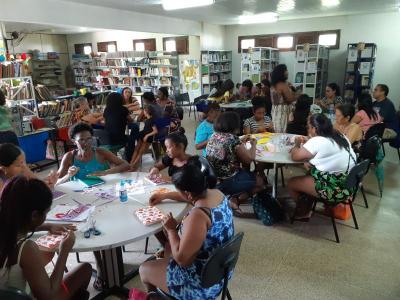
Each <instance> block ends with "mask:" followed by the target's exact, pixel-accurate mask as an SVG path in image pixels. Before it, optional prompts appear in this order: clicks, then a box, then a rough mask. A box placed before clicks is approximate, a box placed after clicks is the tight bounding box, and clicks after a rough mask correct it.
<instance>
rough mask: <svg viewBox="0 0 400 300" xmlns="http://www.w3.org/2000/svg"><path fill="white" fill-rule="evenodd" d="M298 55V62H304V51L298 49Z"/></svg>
mask: <svg viewBox="0 0 400 300" xmlns="http://www.w3.org/2000/svg"><path fill="white" fill-rule="evenodd" d="M296 55H297V61H298V62H301V61H304V57H305V55H304V50H302V49H297V53H296Z"/></svg>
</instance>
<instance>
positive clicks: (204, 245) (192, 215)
mask: <svg viewBox="0 0 400 300" xmlns="http://www.w3.org/2000/svg"><path fill="white" fill-rule="evenodd" d="M172 181H173V183H174V185H175V187H176V188H177V190H178V191H179V192H180V193H181V195H182V198H183V199H185V201H187V202H189V203H191V204H192V205H193V207H192V209H191V210H190V211H189V212H188V214H187V215H186V217H185V218H184V219H183V221H182V222H181V224H180V225H179V226H178V222H177V221H176V220H175V219H174V218H173V216H172V214H171V213H170V214H169V215H168V216H167V217H166V219H165V220H164V221H163V226H164V230H165V231H166V234H167V236H168V241H169V243H168V245H167V246H166V248H165V258H163V259H158V260H155V261H148V262H145V263H143V264H142V265H141V267H140V269H139V273H140V278H141V280H142V282H143V284H144V285H145V286H146V288H147V290H148V291H152V290H154V289H155V288H156V287H159V288H161V289H162V290H163V291H165V292H167V293H169V294H170V295H172V296H173V297H175V298H176V299H204V300H206V299H215V298H216V297H217V296H218V295H219V294H220V292H221V290H222V281H221V282H220V283H218V284H216V285H214V286H212V287H210V288H203V287H202V286H201V280H200V275H201V271H202V269H203V267H204V265H205V263H206V261H207V259H208V258H209V256H210V254H211V253H212V252H213V251H214V250H215V249H216V248H218V247H219V246H221V245H223V244H224V243H226V242H227V241H229V240H230V239H231V238H232V236H233V234H234V228H233V217H232V211H231V209H230V208H229V202H228V200H227V198H226V197H225V196H224V195H223V194H222V193H221V192H220V191H219V190H216V189H207V182H206V178H205V176H204V175H203V174H202V172H201V171H200V169H199V167H198V166H196V165H193V164H187V165H186V166H184V167H183V168H182V169H181V170H179V171H178V172H177V173H175V174H174V175H173V176H172ZM154 204H157V203H154V201H152V205H154ZM177 228H178V230H177Z"/></svg>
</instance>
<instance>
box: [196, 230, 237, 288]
mask: <svg viewBox="0 0 400 300" xmlns="http://www.w3.org/2000/svg"><path fill="white" fill-rule="evenodd" d="M243 235H244V233H243V232H240V233H238V234H236V235H235V236H234V237H233V238H231V239H230V240H229V241H228V242H226V243H225V244H224V245H222V246H220V247H218V248H217V249H216V250H215V251H214V252H213V253H212V254H211V255H210V257H209V258H208V260H207V262H206V264H205V265H204V267H203V270H202V272H201V285H202V286H203V287H204V288H209V287H211V286H213V285H215V284H217V283H219V282H221V280H222V279H224V278H225V276H227V275H228V274H229V272H230V271H232V270H233V269H234V268H235V265H236V262H237V261H238V258H239V251H240V246H241V244H242V240H243Z"/></svg>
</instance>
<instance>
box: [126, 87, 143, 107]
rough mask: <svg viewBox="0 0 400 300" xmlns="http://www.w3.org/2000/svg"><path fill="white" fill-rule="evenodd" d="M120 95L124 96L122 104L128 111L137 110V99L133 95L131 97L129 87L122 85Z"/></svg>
mask: <svg viewBox="0 0 400 300" xmlns="http://www.w3.org/2000/svg"><path fill="white" fill-rule="evenodd" d="M121 94H122V97H123V98H124V102H123V104H124V106H125V107H126V108H127V109H128V110H129V111H138V110H140V103H139V101H138V99H136V98H135V97H132V90H131V88H130V87H124V88H123V89H122V93H121Z"/></svg>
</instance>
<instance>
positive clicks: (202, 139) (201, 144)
mask: <svg viewBox="0 0 400 300" xmlns="http://www.w3.org/2000/svg"><path fill="white" fill-rule="evenodd" d="M200 126H201V125H200ZM200 126H199V127H198V128H197V130H196V139H195V141H194V143H195V147H196V150H202V149H204V148H205V147H207V144H208V133H207V132H206V131H205V130H204V128H203V127H200Z"/></svg>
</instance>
